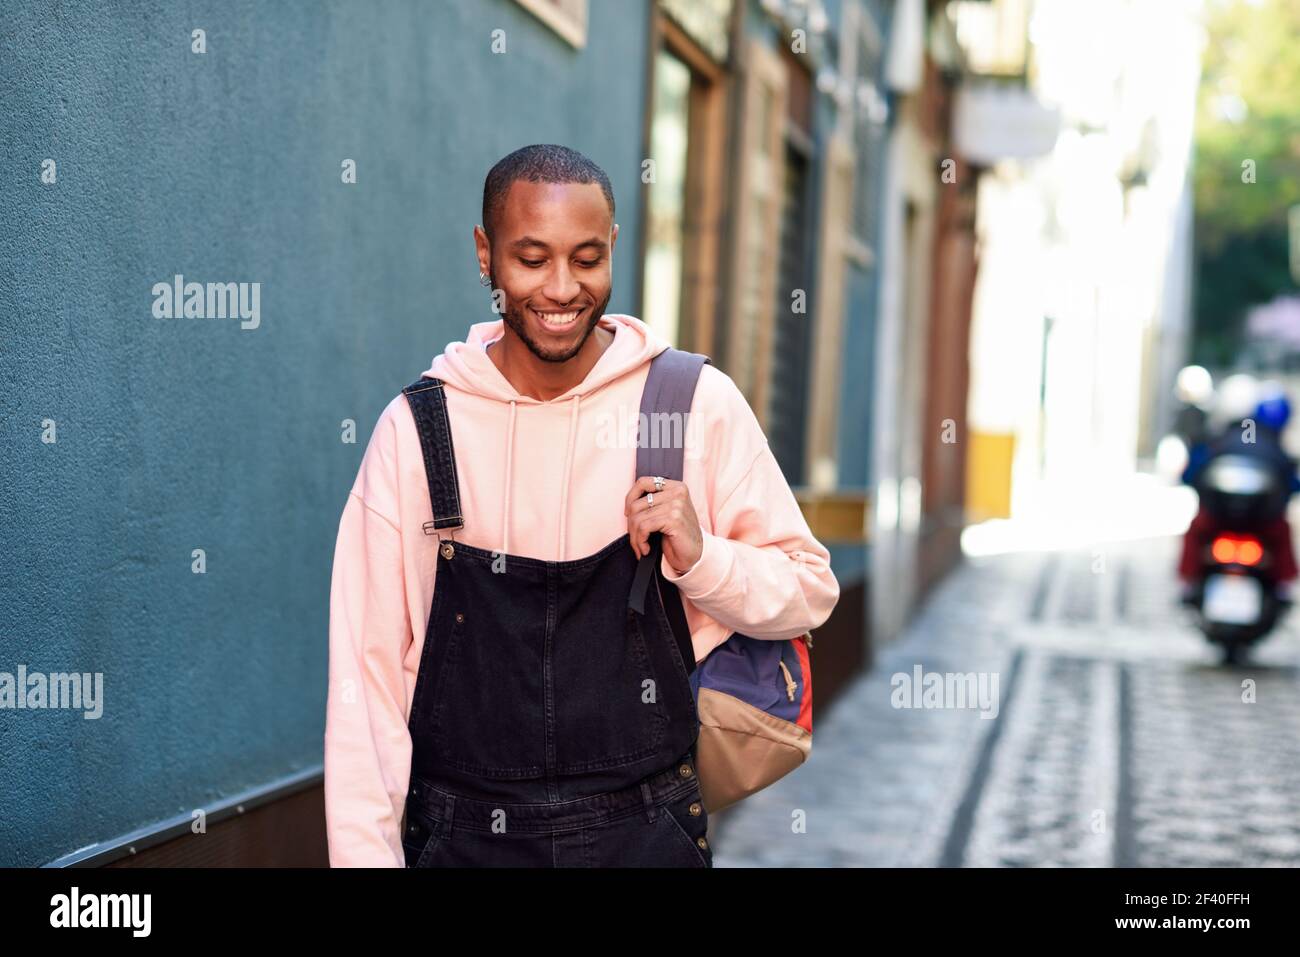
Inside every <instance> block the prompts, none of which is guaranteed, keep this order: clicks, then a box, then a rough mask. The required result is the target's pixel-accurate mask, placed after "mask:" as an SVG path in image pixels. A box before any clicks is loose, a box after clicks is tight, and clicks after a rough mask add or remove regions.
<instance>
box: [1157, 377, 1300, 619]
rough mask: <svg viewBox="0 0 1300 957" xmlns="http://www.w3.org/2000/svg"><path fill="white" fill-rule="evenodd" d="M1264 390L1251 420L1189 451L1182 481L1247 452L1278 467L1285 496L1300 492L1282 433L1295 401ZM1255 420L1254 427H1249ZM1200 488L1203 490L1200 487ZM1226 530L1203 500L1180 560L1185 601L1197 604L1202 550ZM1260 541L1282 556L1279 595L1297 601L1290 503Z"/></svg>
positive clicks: (1270, 521)
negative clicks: (1222, 459)
mask: <svg viewBox="0 0 1300 957" xmlns="http://www.w3.org/2000/svg"><path fill="white" fill-rule="evenodd" d="M1260 393H1262V395H1261V397H1259V398H1258V400H1257V404H1256V405H1255V408H1254V409H1253V412H1252V415H1251V417H1250V418H1249V419H1247V418H1246V417H1243V418H1242V420H1240V421H1236V422H1228V423H1226V427H1225V428H1224V429H1223V431H1222V432H1221V433H1219V434H1218V435H1217V436H1213V437H1211V438H1209V439H1208V440H1207V441H1204V442H1202V443H1201V444H1200V445H1198V446H1196V447H1195V448H1194V449H1193V450H1192V453H1191V454H1190V455H1189V461H1188V464H1187V468H1186V469H1185V470H1184V472H1183V475H1182V481H1183V482H1184V483H1186V484H1188V485H1191V486H1192V487H1193V488H1196V487H1197V483H1198V480H1199V479H1200V477H1201V476H1202V475H1203V474H1204V471H1205V469H1206V467H1207V466H1208V465H1209V464H1210V463H1211V462H1212V461H1214V460H1215V459H1216V458H1218V457H1220V456H1223V455H1236V456H1245V457H1248V458H1253V459H1257V460H1261V461H1264V462H1266V463H1268V464H1269V465H1271V466H1272V467H1273V469H1274V470H1275V471H1276V473H1277V475H1278V478H1279V481H1280V482H1281V485H1282V487H1283V488H1285V489H1286V490H1287V491H1286V495H1285V496H1284V501H1285V499H1288V498H1289V497H1290V496H1291V495H1292V494H1294V493H1295V492H1297V491H1300V475H1297V460H1296V459H1295V458H1294V457H1292V456H1290V455H1288V454H1287V452H1286V450H1285V449H1284V448H1283V446H1282V432H1283V430H1284V429H1285V428H1286V425H1287V422H1288V421H1289V420H1290V417H1291V403H1290V400H1289V399H1288V398H1287V396H1286V393H1285V391H1284V390H1282V389H1281V388H1280V387H1277V386H1267V387H1265V388H1263V389H1260V390H1257V394H1260ZM1236 398H1237V397H1236V396H1232V395H1230V396H1229V402H1228V404H1227V407H1226V409H1225V413H1231V412H1232V411H1233V401H1234V400H1235V399H1236ZM1252 422H1253V429H1251V428H1248V426H1249V425H1250V424H1251V423H1252ZM1198 491H1199V489H1198ZM1222 531H1232V529H1229V528H1226V527H1225V526H1224V525H1223V524H1222V523H1221V520H1220V519H1219V517H1218V516H1216V515H1215V514H1214V513H1213V512H1212V511H1211V510H1209V509H1207V508H1206V506H1205V503H1204V501H1202V502H1201V503H1200V506H1199V508H1198V510H1197V513H1196V516H1195V517H1194V518H1193V519H1192V522H1191V524H1190V525H1189V526H1188V528H1187V532H1186V534H1185V535H1184V536H1183V549H1182V555H1181V557H1180V559H1179V562H1178V577H1179V578H1180V580H1181V589H1180V600H1181V601H1182V602H1183V603H1184V604H1192V603H1194V602H1195V600H1196V591H1197V581H1196V579H1197V575H1198V574H1199V572H1200V565H1201V560H1200V552H1201V550H1202V549H1203V548H1204V547H1205V546H1206V545H1207V544H1208V543H1209V542H1210V541H1211V540H1212V539H1213V537H1214V535H1215V534H1217V533H1219V532H1222ZM1256 533H1257V534H1258V536H1259V539H1260V543H1261V544H1262V545H1263V546H1264V547H1265V549H1267V550H1268V551H1269V552H1270V553H1271V554H1272V555H1273V556H1274V557H1275V559H1276V561H1277V568H1276V578H1277V581H1278V585H1277V588H1276V594H1277V597H1278V599H1279V600H1281V601H1283V602H1287V603H1290V602H1291V601H1292V600H1293V595H1294V588H1295V579H1296V577H1297V573H1298V569H1297V565H1296V557H1295V548H1294V544H1293V542H1292V539H1291V526H1290V523H1289V522H1288V521H1287V517H1286V508H1285V505H1283V507H1282V508H1281V509H1280V511H1279V512H1278V513H1277V514H1276V515H1275V516H1272V517H1270V518H1269V519H1268V520H1266V522H1265V523H1264V524H1263V525H1262V526H1261V527H1260V528H1259V529H1257V530H1256Z"/></svg>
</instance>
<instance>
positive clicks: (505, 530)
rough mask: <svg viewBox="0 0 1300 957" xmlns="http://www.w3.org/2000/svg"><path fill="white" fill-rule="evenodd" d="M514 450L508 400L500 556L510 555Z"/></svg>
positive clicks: (512, 418)
mask: <svg viewBox="0 0 1300 957" xmlns="http://www.w3.org/2000/svg"><path fill="white" fill-rule="evenodd" d="M514 448H515V400H514V399H511V400H510V424H509V425H507V426H506V494H505V495H503V496H501V498H502V502H501V554H502V555H508V554H509V553H510V458H511V454H512V453H513V452H514Z"/></svg>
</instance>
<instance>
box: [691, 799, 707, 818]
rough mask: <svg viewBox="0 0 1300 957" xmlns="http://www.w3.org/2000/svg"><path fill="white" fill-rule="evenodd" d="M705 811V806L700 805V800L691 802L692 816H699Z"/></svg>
mask: <svg viewBox="0 0 1300 957" xmlns="http://www.w3.org/2000/svg"><path fill="white" fill-rule="evenodd" d="M703 811H704V808H702V807H700V802H699V801H695V802H694V803H692V804H691V816H692V817H699V816H700V814H701V813H702V812H703Z"/></svg>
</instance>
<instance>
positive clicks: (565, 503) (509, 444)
mask: <svg viewBox="0 0 1300 957" xmlns="http://www.w3.org/2000/svg"><path fill="white" fill-rule="evenodd" d="M581 403H582V396H581V395H575V396H574V397H573V402H572V403H571V404H570V406H569V409H570V412H569V434H568V437H567V438H566V439H565V442H564V484H563V485H562V486H561V489H560V535H559V539H560V551H559V554H558V555H556V556H555V560H556V561H563V560H564V546H565V538H566V536H567V535H568V532H569V522H568V508H569V478H570V476H571V475H572V474H573V453H574V437H575V436H576V435H577V431H578V409H579V406H580V405H581ZM517 405H518V403H516V402H515V400H514V399H511V400H510V423H509V424H508V425H507V426H506V493H505V495H503V496H502V497H501V498H502V501H501V554H502V555H508V554H509V553H510V483H511V474H510V473H511V468H510V467H511V463H512V461H513V459H514V448H515V410H516V408H517Z"/></svg>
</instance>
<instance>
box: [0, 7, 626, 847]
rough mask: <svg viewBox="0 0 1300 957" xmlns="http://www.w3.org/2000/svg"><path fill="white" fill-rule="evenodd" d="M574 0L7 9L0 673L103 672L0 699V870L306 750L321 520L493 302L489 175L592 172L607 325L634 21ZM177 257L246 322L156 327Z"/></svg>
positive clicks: (260, 774)
mask: <svg viewBox="0 0 1300 957" xmlns="http://www.w3.org/2000/svg"><path fill="white" fill-rule="evenodd" d="M590 6H591V11H590V12H591V23H590V26H589V39H588V45H587V47H586V48H585V49H583V50H574V49H573V48H571V47H570V46H569V45H568V44H567V43H565V42H564V41H563V40H562V39H560V38H559V37H558V36H557V35H555V34H554V33H552V32H551V31H550V30H549V29H548V28H546V27H545V26H544V25H542V24H541V23H540V22H539V21H537V20H536V19H534V18H533V17H532V16H531V15H530V14H528V13H527V12H525V11H524V10H523V9H522V8H520V7H519V6H517V5H516V4H515V3H513V2H511V0H475V2H451V0H441V2H427V0H423V2H422V0H400V2H399V0H388V2H347V3H344V2H335V3H328V2H307V0H302V2H276V3H265V2H261V3H257V2H227V3H211V4H203V3H192V2H191V3H185V2H180V3H170V2H169V3H164V2H153V3H133V4H107V3H99V2H89V0H63V2H57V3H36V2H26V0H6V3H5V5H4V10H3V13H2V14H0V103H2V104H3V112H2V113H0V224H2V228H0V479H2V480H3V488H2V490H0V672H9V673H14V672H16V671H17V669H18V667H19V666H20V665H23V666H25V667H26V668H27V669H28V670H29V671H38V672H52V671H77V672H102V673H103V675H104V703H103V704H104V712H103V716H102V717H101V718H99V719H97V720H86V719H84V718H83V717H82V712H79V711H74V710H62V711H60V710H23V711H18V710H0V865H15V864H19V865H21V864H39V863H43V862H46V861H50V860H52V859H54V858H56V857H59V856H60V855H63V854H66V853H68V852H70V851H73V850H75V849H77V848H80V847H84V846H86V845H90V844H94V843H96V842H98V841H103V840H109V839H112V838H114V837H116V836H117V835H120V834H123V833H125V832H128V831H131V830H133V829H135V828H138V827H143V826H148V825H149V824H150V823H151V822H155V821H158V820H162V819H165V818H169V817H172V816H174V815H177V814H188V813H190V812H191V811H192V810H194V809H196V808H200V807H205V806H207V805H210V804H211V803H213V802H216V801H219V800H220V799H222V798H223V797H225V796H228V795H231V794H234V793H238V792H241V791H244V790H246V789H248V788H255V787H258V786H261V785H263V784H265V783H267V782H271V781H274V780H276V779H278V778H280V777H282V776H284V775H287V774H291V773H293V772H295V771H300V770H302V769H304V768H310V767H311V766H313V765H315V764H318V763H319V761H320V759H321V736H322V733H323V730H324V729H323V715H324V704H325V685H326V667H327V645H326V641H327V622H328V593H329V575H330V567H331V559H332V551H333V545H334V536H335V533H336V530H337V524H338V518H339V514H340V512H341V510H342V507H343V503H344V500H345V498H346V495H347V492H348V489H349V487H350V485H351V482H352V479H353V477H354V475H355V472H356V468H357V465H358V464H359V462H360V458H361V455H362V453H363V451H364V449H365V444H366V441H367V440H368V438H369V434H370V429H371V427H372V426H373V424H374V421H375V419H376V417H377V416H378V414H379V412H380V411H381V409H382V408H383V406H384V404H385V403H386V402H387V401H388V400H389V399H391V398H392V396H394V395H395V394H396V393H397V391H398V390H399V389H400V388H401V387H402V386H403V385H405V384H406V383H408V382H410V381H412V380H414V379H415V378H416V377H417V376H418V375H419V373H420V372H421V371H423V370H424V369H425V368H427V367H428V365H429V362H430V359H431V358H432V356H433V354H434V353H435V352H438V351H441V349H442V348H443V346H444V345H445V343H446V342H448V341H450V340H452V339H460V338H463V337H464V333H465V330H466V329H467V328H468V326H469V325H470V324H471V323H473V322H478V321H482V320H485V319H490V318H493V317H492V314H491V312H490V309H489V305H488V300H487V298H486V296H487V293H486V291H485V290H483V289H482V287H480V286H479V285H478V274H477V266H476V263H475V260H474V256H473V246H472V239H471V229H472V227H473V226H474V224H475V223H477V222H478V219H479V203H480V199H481V193H482V184H483V177H484V175H485V174H486V172H487V170H488V168H489V167H490V166H491V164H492V163H493V162H495V161H496V160H497V159H499V158H500V157H501V156H503V155H505V154H506V153H507V152H509V151H511V150H513V149H515V148H517V147H519V146H522V145H525V144H528V143H534V142H558V143H564V144H566V145H569V146H572V147H574V148H576V149H579V150H581V151H582V152H584V153H586V154H587V155H588V156H590V157H591V158H592V159H593V160H595V161H596V162H597V163H599V164H601V165H602V166H603V167H604V168H605V169H606V171H607V172H608V173H609V174H610V177H611V178H612V179H613V181H614V186H615V192H616V201H617V204H618V213H617V220H618V222H619V223H620V231H621V232H622V234H623V235H624V236H625V237H626V238H625V241H624V242H622V243H620V244H619V246H618V251H617V255H616V259H615V265H614V280H615V291H614V297H613V300H612V301H611V303H610V307H609V308H610V310H611V311H616V312H632V311H635V303H634V301H633V300H632V296H633V295H634V292H635V285H636V284H635V281H634V265H635V263H636V256H637V250H636V248H635V246H636V243H635V241H634V240H635V237H636V235H637V232H638V222H637V214H638V212H639V210H638V203H637V190H638V187H639V180H638V175H639V172H640V167H639V164H640V162H641V155H642V145H641V123H642V115H643V110H644V90H643V85H644V77H645V59H646V55H647V49H646V37H645V23H646V19H647V13H646V7H645V3H644V2H642V0H617V2H607V0H598V2H593V3H591V5H590ZM195 28H201V29H203V30H205V31H206V43H207V52H206V53H203V54H196V53H194V52H192V50H191V31H192V30H193V29H195ZM494 29H502V30H504V31H505V40H506V52H505V53H504V54H494V53H492V52H491V49H490V44H491V41H492V37H491V31H492V30H494ZM46 159H53V160H54V161H55V163H56V173H57V180H56V182H54V183H44V182H42V180H41V171H42V163H43V161H44V160H46ZM344 159H353V160H355V161H356V164H357V182H356V184H355V185H345V184H344V183H342V182H341V176H340V174H341V163H342V162H343V160H344ZM178 273H179V274H182V275H183V276H184V277H185V279H186V280H187V281H191V280H193V281H198V282H204V283H206V282H243V283H260V324H259V325H258V327H257V328H255V329H243V328H241V324H240V322H239V320H237V319H202V320H200V319H185V318H178V319H159V318H155V317H154V315H153V305H154V296H153V294H152V292H151V289H152V287H153V286H154V284H155V283H159V282H164V283H170V282H171V281H172V277H173V276H174V275H176V274H178ZM47 419H48V420H53V421H54V423H55V426H54V427H55V429H56V432H55V435H56V438H57V441H55V442H53V443H47V442H43V441H42V431H43V426H42V423H43V422H44V421H45V420H47ZM344 419H353V420H355V422H356V423H357V435H356V443H355V444H345V443H344V442H342V441H341V438H340V436H341V427H340V423H341V422H342V421H343V420H344ZM196 548H201V549H204V550H205V553H206V563H207V567H206V573H205V574H194V573H193V572H192V570H191V563H192V561H193V559H192V557H191V555H192V551H193V550H194V549H196Z"/></svg>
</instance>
